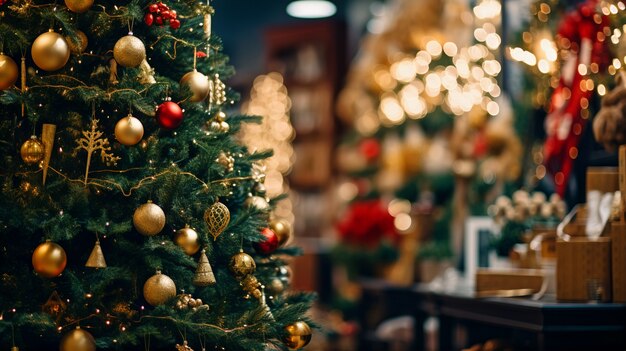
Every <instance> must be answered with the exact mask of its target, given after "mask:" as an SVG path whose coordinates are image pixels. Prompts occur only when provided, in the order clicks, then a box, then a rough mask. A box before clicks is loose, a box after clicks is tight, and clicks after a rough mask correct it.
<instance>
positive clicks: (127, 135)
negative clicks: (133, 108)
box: [115, 114, 143, 146]
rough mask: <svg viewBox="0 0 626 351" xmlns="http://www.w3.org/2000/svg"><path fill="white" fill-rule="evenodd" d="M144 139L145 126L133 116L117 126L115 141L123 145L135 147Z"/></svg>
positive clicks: (121, 120)
mask: <svg viewBox="0 0 626 351" xmlns="http://www.w3.org/2000/svg"><path fill="white" fill-rule="evenodd" d="M141 138H143V124H141V121H140V120H138V119H137V118H135V117H133V116H132V115H131V114H128V116H126V117H124V118H122V119H120V120H119V121H117V123H116V124H115V139H117V141H119V142H120V144H122V145H126V146H133V145H135V144H137V143H138V142H140V141H141Z"/></svg>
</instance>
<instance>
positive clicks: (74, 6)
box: [65, 0, 93, 13]
mask: <svg viewBox="0 0 626 351" xmlns="http://www.w3.org/2000/svg"><path fill="white" fill-rule="evenodd" d="M91 5H93V0H65V6H67V8H68V9H70V11H72V12H76V13H83V12H87V11H89V9H90V8H91Z"/></svg>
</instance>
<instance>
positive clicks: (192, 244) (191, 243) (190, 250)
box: [174, 226, 200, 256]
mask: <svg viewBox="0 0 626 351" xmlns="http://www.w3.org/2000/svg"><path fill="white" fill-rule="evenodd" d="M198 239H199V236H198V233H197V232H196V231H195V230H193V229H191V228H189V227H188V226H187V227H185V228H183V229H181V230H179V231H177V232H176V235H175V236H174V242H175V243H176V245H178V246H180V247H181V249H183V251H185V253H186V254H187V255H189V256H191V255H194V254H195V253H196V252H198V250H200V242H199V241H198Z"/></svg>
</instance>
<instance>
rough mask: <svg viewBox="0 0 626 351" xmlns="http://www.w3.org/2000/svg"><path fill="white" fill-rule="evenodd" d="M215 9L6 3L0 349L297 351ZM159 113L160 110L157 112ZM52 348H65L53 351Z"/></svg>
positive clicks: (279, 246)
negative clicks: (242, 139)
mask: <svg viewBox="0 0 626 351" xmlns="http://www.w3.org/2000/svg"><path fill="white" fill-rule="evenodd" d="M213 12H214V11H213V8H212V7H211V6H210V5H209V4H208V3H206V4H203V3H199V2H197V1H192V0H179V1H176V2H171V3H169V2H168V3H163V2H149V1H142V0H132V1H126V0H122V1H105V0H99V1H96V2H94V1H93V0H66V1H65V2H64V3H59V2H48V1H45V0H35V1H33V0H9V1H4V0H2V1H0V52H1V53H2V54H0V104H1V108H0V140H1V141H2V142H1V143H0V145H1V146H0V148H1V156H2V161H1V165H2V166H0V179H1V183H2V188H1V191H2V194H1V195H0V227H1V228H2V232H1V234H0V248H1V250H0V275H1V277H2V278H1V279H2V280H1V282H0V347H1V348H5V349H8V348H9V347H11V346H12V347H13V349H12V350H18V349H19V350H51V349H56V348H57V347H60V349H61V350H73V351H75V350H95V349H96V348H98V349H103V350H108V349H115V350H130V349H134V350H136V349H138V348H141V347H143V348H144V349H146V350H149V349H156V350H173V349H177V350H192V349H196V350H200V349H202V350H205V349H207V350H214V349H216V350H247V351H249V350H266V349H287V348H289V349H299V348H302V347H304V346H305V345H306V344H307V343H308V341H309V340H310V338H311V329H310V327H309V325H308V324H307V322H309V323H310V321H309V320H308V319H307V317H306V316H305V313H306V311H307V310H308V308H309V307H310V303H311V302H312V299H313V296H311V295H310V294H304V293H291V292H290V293H287V289H288V284H289V269H288V267H287V265H286V262H285V257H286V256H288V255H292V254H296V253H297V250H296V249H292V248H285V247H283V246H284V244H285V242H286V241H287V240H288V239H289V237H290V236H291V232H290V229H289V228H290V227H289V224H288V222H287V221H285V220H282V219H280V218H278V217H275V216H273V215H272V213H271V212H272V208H273V207H274V205H275V204H276V202H277V201H279V200H280V197H276V198H274V199H268V198H267V197H266V196H267V194H265V192H264V190H263V189H264V188H263V186H262V183H263V181H264V178H265V174H264V166H263V160H264V159H265V158H267V157H268V156H270V155H271V152H270V151H263V150H261V151H259V152H256V151H255V152H254V153H251V152H249V151H248V150H247V148H246V147H244V146H241V145H240V144H239V143H238V142H237V139H236V138H235V137H234V136H235V134H236V133H237V132H238V131H239V130H240V125H241V123H243V122H258V121H259V120H258V118H256V117H250V116H238V115H231V116H227V113H228V112H229V110H232V106H233V105H234V104H235V101H236V100H237V94H236V93H235V92H233V91H231V90H230V89H228V88H227V87H226V86H225V84H224V83H223V81H224V80H226V79H227V78H228V77H229V76H230V75H232V73H233V69H232V67H230V66H228V64H227V57H226V56H225V55H224V54H222V53H221V52H220V49H221V44H220V40H219V38H218V37H216V36H214V35H211V16H212V15H213ZM155 107H156V109H155ZM59 345H60V346H59Z"/></svg>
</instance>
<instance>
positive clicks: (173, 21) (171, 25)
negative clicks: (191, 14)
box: [170, 19, 180, 29]
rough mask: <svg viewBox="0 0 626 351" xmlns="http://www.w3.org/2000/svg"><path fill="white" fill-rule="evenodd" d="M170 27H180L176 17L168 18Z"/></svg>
mask: <svg viewBox="0 0 626 351" xmlns="http://www.w3.org/2000/svg"><path fill="white" fill-rule="evenodd" d="M170 28H172V29H178V28H180V21H179V20H177V19H173V20H170Z"/></svg>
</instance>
